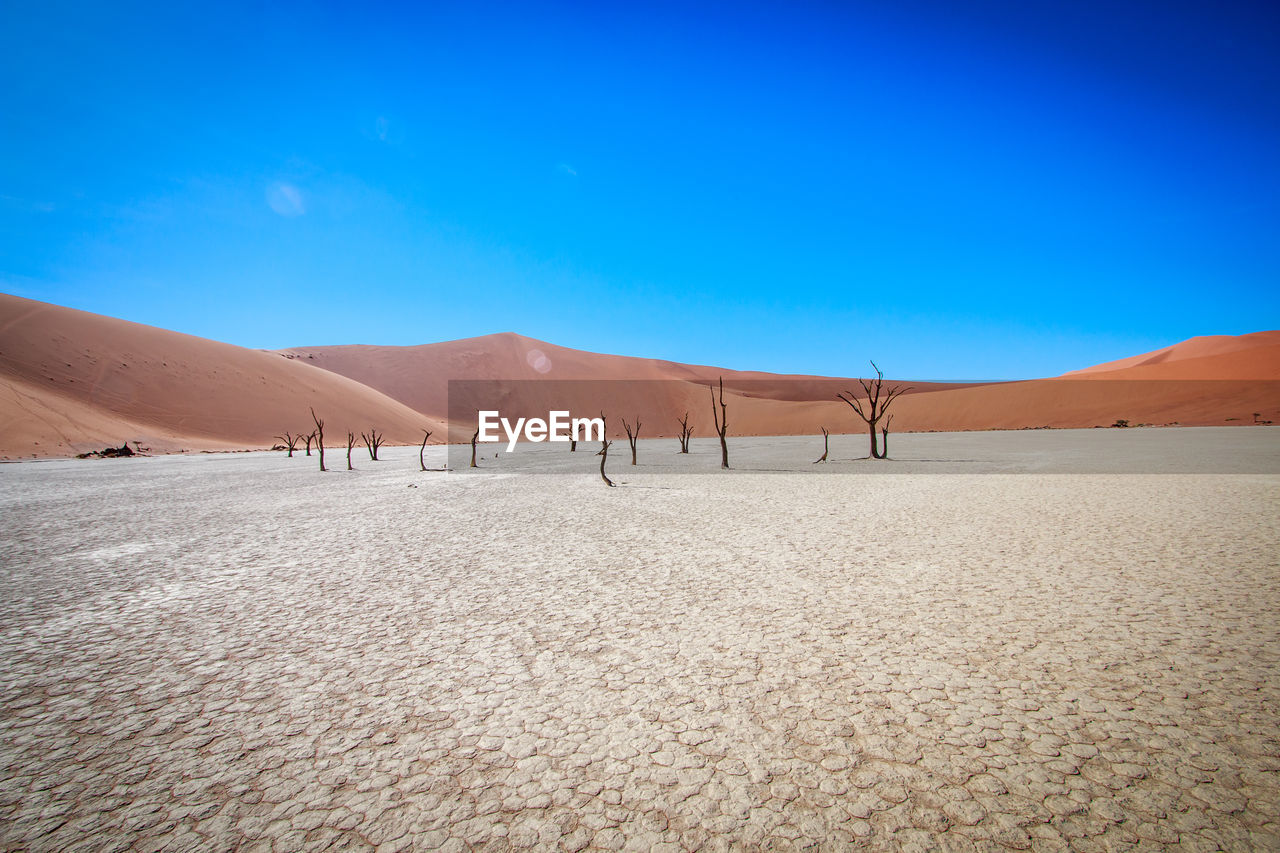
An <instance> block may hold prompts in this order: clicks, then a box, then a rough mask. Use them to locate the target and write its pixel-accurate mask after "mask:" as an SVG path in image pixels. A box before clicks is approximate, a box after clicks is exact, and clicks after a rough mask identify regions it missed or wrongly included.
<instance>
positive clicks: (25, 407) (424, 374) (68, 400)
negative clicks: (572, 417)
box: [0, 295, 1280, 459]
mask: <svg viewBox="0 0 1280 853" xmlns="http://www.w3.org/2000/svg"><path fill="white" fill-rule="evenodd" d="M885 367H886V368H889V367H891V366H890V365H885ZM868 368H869V366H868V365H867V364H865V363H860V364H853V365H833V371H832V372H833V373H836V374H839V373H841V372H849V373H855V374H856V373H859V372H863V371H866V370H867V369H868ZM891 375H892V374H891ZM721 377H723V379H724V381H725V388H726V396H727V398H728V402H729V406H730V417H731V427H730V431H731V433H733V434H736V435H748V436H750V435H810V434H814V433H817V432H818V431H819V429H820V428H821V427H826V428H827V429H830V430H833V431H844V430H848V429H851V428H852V427H853V426H854V425H856V424H857V420H856V417H855V416H854V415H853V414H852V412H851V410H850V409H849V408H848V407H847V406H846V405H845V404H844V403H841V402H839V401H838V400H837V399H836V393H837V392H842V391H845V392H847V391H850V390H857V389H858V384H857V381H856V379H854V378H833V377H821V376H790V375H777V374H768V373H760V372H751V371H741V370H728V369H725V368H721V367H711V366H705V365H688V364H679V363H676V362H670V361H659V360H655V359H646V358H632V357H626V356H617V355H606V354H600V353H591V352H584V351H581V350H574V349H569V348H567V347H560V346H556V345H554V344H550V343H546V342H544V341H539V340H536V339H534V338H528V337H524V336H521V335H516V334H510V333H504V334H496V335H487V336H484V337H480V338H470V339H465V340H459V341H447V342H444V343H436V344H425V345H422V346H416V347H386V346H326V347H304V348H297V349H291V350H282V351H279V352H266V351H260V350H250V349H245V348H243V347H237V346H232V345H230V344H225V343H219V342H216V341H210V340H205V339H201V338H196V337H192V336H190V335H183V334H179V333H177V332H170V331H166V330H163V329H156V328H152V327H148V326H143V325H139V324H137V323H130V322H127V321H124V320H116V319H112V318H109V317H103V316H99V315H94V314H89V313H86V312H83V311H76V310H73V309H70V308H63V307H60V306H56V305H48V304H44V303H40V302H34V301H32V300H28V299H22V298H20V297H16V296H6V295H0V458H9V459H12V458H32V457H36V458H40V457H55V456H71V455H75V454H76V453H82V452H86V451H91V450H101V449H102V448H103V447H106V446H108V445H112V446H118V445H120V444H122V443H124V442H126V441H129V442H132V441H139V442H141V444H142V445H144V446H148V447H151V448H152V449H153V450H155V451H156V452H173V451H180V450H228V449H245V448H263V447H270V446H272V445H273V444H275V443H276V441H277V439H276V438H275V436H277V435H281V434H282V433H283V432H285V431H286V430H287V431H290V432H297V431H300V430H301V431H304V432H305V431H309V430H310V429H311V421H310V415H309V414H308V409H309V408H310V407H312V406H314V407H315V409H316V411H317V412H318V413H319V414H320V416H321V417H322V418H324V419H325V422H326V434H327V436H328V439H329V444H330V445H331V446H336V445H340V444H343V443H344V440H345V433H346V431H347V430H351V431H352V432H355V433H357V434H358V433H359V432H361V431H365V430H367V429H369V428H370V427H376V428H378V429H379V430H381V431H382V432H383V433H384V434H385V435H386V437H387V439H388V440H389V441H390V442H392V443H396V444H415V443H417V442H418V441H420V440H421V438H422V430H424V429H429V430H432V431H433V433H434V438H433V439H432V440H433V441H437V442H439V441H444V440H445V437H446V435H449V436H451V440H453V441H462V440H464V439H465V438H467V437H469V435H470V433H471V431H472V430H473V429H474V422H473V421H472V420H470V419H462V420H461V421H460V420H459V419H457V418H455V419H454V420H453V421H452V422H450V424H449V429H448V430H446V428H445V421H446V419H447V418H448V416H449V411H448V409H449V405H448V403H449V381H450V380H475V381H491V382H503V383H505V387H504V388H502V389H501V392H500V393H501V397H502V400H503V407H504V408H516V409H520V410H522V413H524V414H527V415H532V414H533V413H538V414H540V415H543V416H545V413H546V411H547V408H548V407H547V400H546V394H547V390H548V387H547V386H544V385H543V384H542V383H545V382H547V381H551V382H555V381H557V380H567V381H577V382H590V383H592V386H591V387H590V388H585V389H584V390H582V392H581V394H580V395H579V396H578V397H576V398H574V411H575V413H577V414H588V415H594V414H595V413H597V412H599V411H605V412H606V413H607V414H608V416H609V417H610V419H611V420H612V422H613V423H614V424H615V425H618V426H620V425H621V420H622V418H623V417H626V418H628V419H634V418H636V417H637V416H638V417H639V418H640V419H641V420H642V421H644V422H645V424H647V430H646V431H645V432H644V433H643V434H644V435H647V436H658V435H671V434H673V433H674V432H675V431H676V430H677V426H676V419H677V418H679V417H680V416H681V415H682V414H683V413H685V412H689V413H690V416H691V425H692V427H693V429H694V431H695V434H697V435H703V436H709V435H711V434H712V423H711V415H710V412H709V410H708V409H709V401H708V398H707V387H706V386H707V383H709V382H712V381H716V380H718V379H719V378H721ZM513 380H514V382H513ZM1101 380H1107V381H1101ZM892 381H894V380H891V382H892ZM897 381H899V382H901V384H903V385H909V386H910V387H911V389H912V390H911V392H910V393H908V394H906V395H905V396H903V397H902V398H901V400H900V401H899V402H898V404H897V405H896V406H895V414H894V421H893V429H894V430H895V431H896V432H912V431H928V430H987V429H1024V428H1035V427H1055V428H1081V427H1093V426H1109V425H1110V424H1112V423H1114V422H1116V421H1117V420H1122V419H1123V420H1127V421H1128V422H1130V423H1131V424H1155V425H1166V424H1180V425H1216V424H1222V425H1225V424H1237V425H1239V424H1252V423H1253V422H1254V420H1255V416H1254V413H1258V416H1259V417H1258V419H1260V420H1271V421H1274V422H1280V332H1261V333H1257V334H1254V335H1242V336H1239V337H1214V338H1193V339H1192V340H1190V341H1187V342H1184V343H1182V344H1178V345H1176V346H1173V347H1169V348H1166V349H1165V350H1160V351H1157V352H1155V353H1147V354H1145V355H1142V356H1135V357H1134V358H1132V359H1127V360H1124V361H1122V362H1116V363H1112V364H1108V365H1099V366H1098V367H1096V368H1090V369H1088V370H1086V371H1084V372H1080V373H1075V374H1071V375H1067V376H1063V377H1056V378H1050V379H1037V380H1030V381H1023V382H1007V383H979V384H956V383H937V382H932V383H931V382H919V381H915V380H897ZM637 382H642V383H645V387H646V388H647V390H646V391H645V393H643V394H640V393H638V392H637V388H638V386H637V385H636V383H637ZM618 434H621V433H620V432H619V433H618Z"/></svg>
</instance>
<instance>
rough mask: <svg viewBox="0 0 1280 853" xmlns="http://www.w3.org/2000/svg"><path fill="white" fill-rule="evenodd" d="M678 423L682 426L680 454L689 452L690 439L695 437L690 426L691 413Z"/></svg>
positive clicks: (686, 413) (685, 414)
mask: <svg viewBox="0 0 1280 853" xmlns="http://www.w3.org/2000/svg"><path fill="white" fill-rule="evenodd" d="M677 423H679V424H680V452H681V453H688V452H689V439H690V438H692V437H693V429H692V428H690V426H689V413H688V412H685V413H684V417H683V418H681V419H680V420H679V421H678V422H677Z"/></svg>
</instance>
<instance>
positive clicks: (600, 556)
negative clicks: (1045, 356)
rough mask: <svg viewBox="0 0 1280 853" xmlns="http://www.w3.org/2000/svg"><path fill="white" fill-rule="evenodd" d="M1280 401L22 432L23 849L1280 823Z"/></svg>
mask: <svg viewBox="0 0 1280 853" xmlns="http://www.w3.org/2000/svg"><path fill="white" fill-rule="evenodd" d="M1117 432H1118V431H1111V432H1106V433H1102V432H1101V431H1099V432H1097V433H1086V434H1084V435H1085V436H1086V437H1088V436H1095V437H1096V440H1097V441H1096V443H1095V444H1094V445H1092V446H1090V447H1088V448H1087V449H1088V450H1089V451H1090V452H1088V453H1087V454H1085V455H1086V456H1087V457H1088V458H1089V459H1090V460H1091V462H1092V463H1093V464H1094V465H1095V466H1100V467H1101V468H1105V466H1106V464H1107V461H1108V460H1111V461H1114V462H1123V461H1124V460H1125V458H1126V456H1128V455H1130V454H1127V453H1126V452H1125V450H1124V447H1123V446H1120V445H1116V444H1114V443H1113V444H1112V445H1104V444H1102V442H1103V440H1104V439H1106V440H1110V441H1113V442H1114V441H1115V439H1112V438H1111V437H1112V436H1116V435H1117ZM1224 434H1231V435H1240V436H1243V435H1245V434H1248V436H1250V438H1249V441H1247V442H1242V443H1240V444H1235V445H1233V444H1231V443H1230V442H1229V440H1227V439H1224V438H1223V435H1224ZM1278 434H1280V433H1277V432H1276V431H1274V430H1267V429H1265V428H1259V429H1257V430H1253V429H1249V430H1231V429H1222V430H1208V431H1201V430H1165V431H1143V432H1140V433H1137V435H1136V436H1132V435H1126V436H1125V440H1126V441H1142V440H1144V436H1147V437H1150V438H1149V440H1152V441H1163V442H1173V444H1171V445H1165V446H1164V447H1165V449H1164V451H1162V452H1160V453H1156V454H1152V455H1151V456H1150V457H1149V458H1150V459H1151V460H1152V467H1151V470H1156V471H1158V470H1166V468H1162V467H1160V466H1161V465H1162V464H1164V463H1162V462H1161V461H1160V460H1166V459H1167V458H1168V455H1169V453H1170V452H1173V453H1175V455H1179V454H1180V455H1182V456H1184V457H1186V458H1196V459H1200V460H1202V461H1204V460H1206V459H1208V460H1209V462H1210V463H1211V462H1212V461H1213V459H1214V458H1215V456H1216V458H1217V459H1218V465H1219V467H1221V468H1222V470H1235V469H1233V468H1229V467H1228V464H1229V463H1228V460H1230V464H1238V463H1239V461H1240V460H1241V459H1242V458H1243V459H1245V460H1246V462H1247V461H1248V460H1250V459H1252V460H1253V465H1254V469H1255V470H1258V471H1271V472H1272V473H1252V474H1247V473H1246V474H1230V473H1193V474H1160V473H1127V474H1117V473H1088V474H1072V473H992V474H982V473H973V472H972V471H969V472H965V471H959V472H957V473H952V474H945V475H944V474H934V473H929V468H928V466H929V465H931V464H933V465H942V464H943V463H944V462H945V461H946V460H947V459H948V458H951V461H952V462H953V463H954V464H960V463H962V462H963V461H964V460H966V459H968V460H980V459H991V460H994V459H996V458H997V457H998V456H999V452H1000V448H1001V447H1002V446H1003V445H1002V444H1001V442H1003V441H1004V440H1005V438H1006V436H1005V435H1004V434H991V435H988V436H985V437H983V436H967V437H964V440H963V441H964V443H960V444H955V443H952V444H947V443H946V437H943V436H934V437H931V436H921V437H918V439H917V443H916V444H915V446H914V447H912V448H908V447H906V446H904V447H903V448H902V450H901V453H902V454H903V455H904V456H907V455H909V456H911V458H912V459H914V462H911V463H907V462H904V463H902V464H903V467H902V468H901V469H900V471H901V472H907V473H900V472H895V471H892V470H889V469H891V468H892V467H893V466H894V465H895V464H898V463H892V462H888V463H858V462H855V461H852V458H851V454H850V453H849V450H850V448H848V447H843V449H842V451H841V454H842V459H843V460H844V461H842V462H840V463H839V464H841V465H844V466H845V470H844V472H843V475H842V474H841V473H840V472H836V473H830V472H829V473H828V474H826V475H822V474H818V473H816V471H817V469H813V470H812V473H811V472H801V471H800V470H798V469H799V466H801V465H808V464H809V463H808V462H807V461H800V458H801V457H800V455H799V454H800V450H801V448H798V447H796V446H792V445H788V444H786V443H785V442H782V443H780V444H778V445H777V446H776V448H775V449H774V450H772V451H768V452H766V451H767V448H766V447H764V446H763V445H755V446H754V447H755V452H754V453H752V454H747V453H746V452H745V450H744V451H743V452H742V453H741V454H740V457H741V464H742V465H743V466H747V465H748V463H750V464H753V465H757V466H758V467H759V468H761V469H777V470H775V471H774V472H772V473H770V472H768V471H766V470H759V471H746V470H742V471H731V472H728V473H724V474H721V473H719V472H714V471H709V472H707V473H685V474H681V473H676V472H673V471H670V470H665V468H664V469H657V468H651V467H646V465H647V463H646V460H647V459H649V458H654V459H655V460H656V459H657V458H658V455H659V452H658V448H660V447H664V446H666V445H668V444H671V442H667V443H665V444H662V443H653V444H642V447H641V465H639V466H637V467H636V468H634V469H632V468H630V467H629V466H624V465H618V466H616V470H615V471H614V473H616V474H617V476H618V479H619V480H620V481H622V483H623V484H622V485H621V486H620V487H618V488H615V489H608V488H605V487H604V486H603V485H602V484H601V483H600V481H599V480H598V479H597V478H596V476H595V474H594V471H593V468H592V463H593V460H592V459H590V458H583V459H581V460H579V459H577V458H574V459H570V457H569V455H568V454H563V456H562V458H564V459H565V460H567V461H566V462H565V463H564V464H565V465H566V466H570V467H572V468H573V470H572V472H571V473H560V474H555V473H550V474H547V475H544V476H538V475H524V474H514V473H511V472H510V471H507V470H503V468H502V467H501V465H502V462H501V460H499V462H498V463H497V464H496V465H494V466H491V467H490V468H487V469H485V470H482V471H480V472H478V473H475V474H448V475H446V474H441V473H426V474H424V473H420V472H418V471H417V470H416V469H417V453H416V450H415V449H410V448H392V449H389V450H384V454H385V455H386V456H387V457H388V460H387V461H384V462H380V463H377V464H373V463H370V462H369V461H368V460H367V458H366V459H365V460H364V461H360V462H357V465H358V467H359V470H358V471H356V472H354V473H346V472H341V473H337V472H335V473H330V474H320V473H319V472H318V471H316V470H315V465H314V461H315V460H308V459H306V458H305V457H302V458H295V459H291V460H290V459H285V458H284V456H283V454H266V453H262V454H249V455H237V456H196V457H165V458H147V459H131V460H84V461H77V460H55V461H49V462H36V463H23V464H13V465H4V466H0V512H3V515H4V517H5V519H6V522H7V523H6V525H5V527H4V533H3V534H2V535H3V538H4V541H3V548H2V549H0V768H2V771H3V772H0V849H5V850H20V849H21V850H32V851H64V850H125V849H135V850H161V849H163V850H233V849H243V850H279V851H299V850H321V849H342V850H373V849H376V850H411V849H416V850H426V849H446V850H448V849H452V850H463V849H467V848H468V847H470V848H474V849H493V850H501V849H508V848H511V847H515V848H539V849H564V850H583V849H601V850H617V849H628V850H696V849H704V850H716V849H731V848H732V849H770V850H793V849H841V848H848V847H852V846H854V845H855V844H857V845H863V846H865V847H866V848H867V849H881V850H889V849H907V850H910V849H920V850H924V849H945V850H972V849H979V850H990V849H1036V850H1061V849H1069V848H1070V849H1077V850H1112V849H1125V848H1127V847H1130V846H1140V847H1148V848H1153V847H1156V846H1172V845H1180V847H1181V849H1187V850H1214V849H1228V850H1244V849H1264V848H1272V849H1274V848H1275V847H1277V846H1280V630H1278V623H1277V618H1278V617H1277V613H1280V557H1278V556H1277V555H1280V476H1277V474H1276V473H1274V466H1275V452H1274V449H1275V445H1276V442H1277V439H1276V438H1275V436H1276V435H1278ZM1079 435H1080V434H1075V436H1076V438H1075V440H1077V441H1079V440H1081V439H1080V438H1079ZM1068 437H1069V436H1067V435H1066V434H1059V433H1049V432H1041V433H1037V434H1035V436H1034V440H1037V441H1041V442H1042V443H1041V445H1040V447H1041V449H1042V450H1043V451H1045V452H1049V453H1050V455H1051V456H1053V458H1055V459H1057V460H1058V462H1057V463H1055V464H1056V465H1057V466H1058V467H1057V468H1054V470H1058V469H1059V468H1061V467H1062V466H1063V465H1065V464H1066V463H1065V462H1064V460H1069V459H1071V458H1075V454H1076V453H1077V450H1078V447H1075V446H1072V447H1067V448H1065V449H1061V448H1059V451H1054V448H1055V447H1056V446H1057V444H1055V443H1060V442H1061V440H1065V439H1066V438H1068ZM1263 439H1266V440H1263ZM931 440H933V441H934V443H933V444H930V443H929V442H930V441H931ZM1028 440H1029V441H1030V440H1033V439H1028ZM984 441H985V442H987V443H986V444H983V442H984ZM1250 442H1252V443H1250ZM807 448H808V446H807V445H806V448H805V449H804V450H805V457H810V456H811V454H808V452H807ZM1170 448H1172V450H1170ZM739 449H740V450H741V449H742V446H740V447H739ZM695 450H696V459H695V460H688V461H689V462H690V465H691V466H693V465H695V464H697V465H701V464H704V463H705V462H706V461H707V460H709V459H714V458H715V457H714V454H715V448H714V447H713V446H712V445H711V443H710V442H700V443H698V444H697V446H696V447H695ZM771 453H772V455H770V454H771ZM1054 453H1056V455H1054ZM428 454H429V460H428V461H429V462H434V463H436V464H438V463H440V462H442V461H443V459H444V458H445V451H444V449H443V448H429V449H428ZM580 455H581V454H580ZM748 455H750V456H751V458H750V459H748V458H747V457H748ZM930 460H932V461H930ZM682 461H685V460H678V459H677V460H675V462H674V463H673V462H672V460H671V459H669V458H666V455H665V452H664V454H663V462H662V465H663V466H667V465H669V464H677V463H679V462H682ZM810 461H811V459H810ZM611 463H612V459H611ZM1206 464H1208V463H1206ZM792 465H794V466H796V467H797V470H795V471H786V470H783V469H786V468H787V467H788V466H792ZM858 465H862V466H863V470H865V469H866V466H868V465H882V466H884V467H883V468H882V469H880V473H879V474H878V475H877V476H862V475H861V474H860V473H859V469H858V467H857V466H858ZM912 466H914V467H912ZM818 467H821V466H818ZM1033 467H1034V466H1032V465H1031V464H1030V463H1029V462H1028V461H1027V460H1025V459H1024V461H1023V466H1022V470H1028V469H1030V468H1033ZM1212 467H1213V465H1209V468H1210V469H1212ZM975 470H976V469H975ZM913 471H914V472H916V473H911V472H913Z"/></svg>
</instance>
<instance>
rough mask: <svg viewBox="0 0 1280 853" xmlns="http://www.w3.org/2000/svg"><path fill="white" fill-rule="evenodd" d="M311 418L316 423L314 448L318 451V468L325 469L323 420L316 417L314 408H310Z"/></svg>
mask: <svg viewBox="0 0 1280 853" xmlns="http://www.w3.org/2000/svg"><path fill="white" fill-rule="evenodd" d="M311 420H313V421H315V424H316V448H317V449H318V450H319V451H320V470H321V471H323V470H325V467H324V421H322V420H320V419H319V418H317V417H316V410H315V409H312V410H311Z"/></svg>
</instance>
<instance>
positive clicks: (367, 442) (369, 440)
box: [360, 429, 383, 462]
mask: <svg viewBox="0 0 1280 853" xmlns="http://www.w3.org/2000/svg"><path fill="white" fill-rule="evenodd" d="M360 438H362V439H364V446H365V447H367V448H369V458H370V459H372V460H373V461H374V462H377V461H378V448H379V447H381V446H382V444H383V439H382V435H381V433H379V432H378V431H377V430H376V429H370V430H369V434H368V435H365V434H364V433H360Z"/></svg>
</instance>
